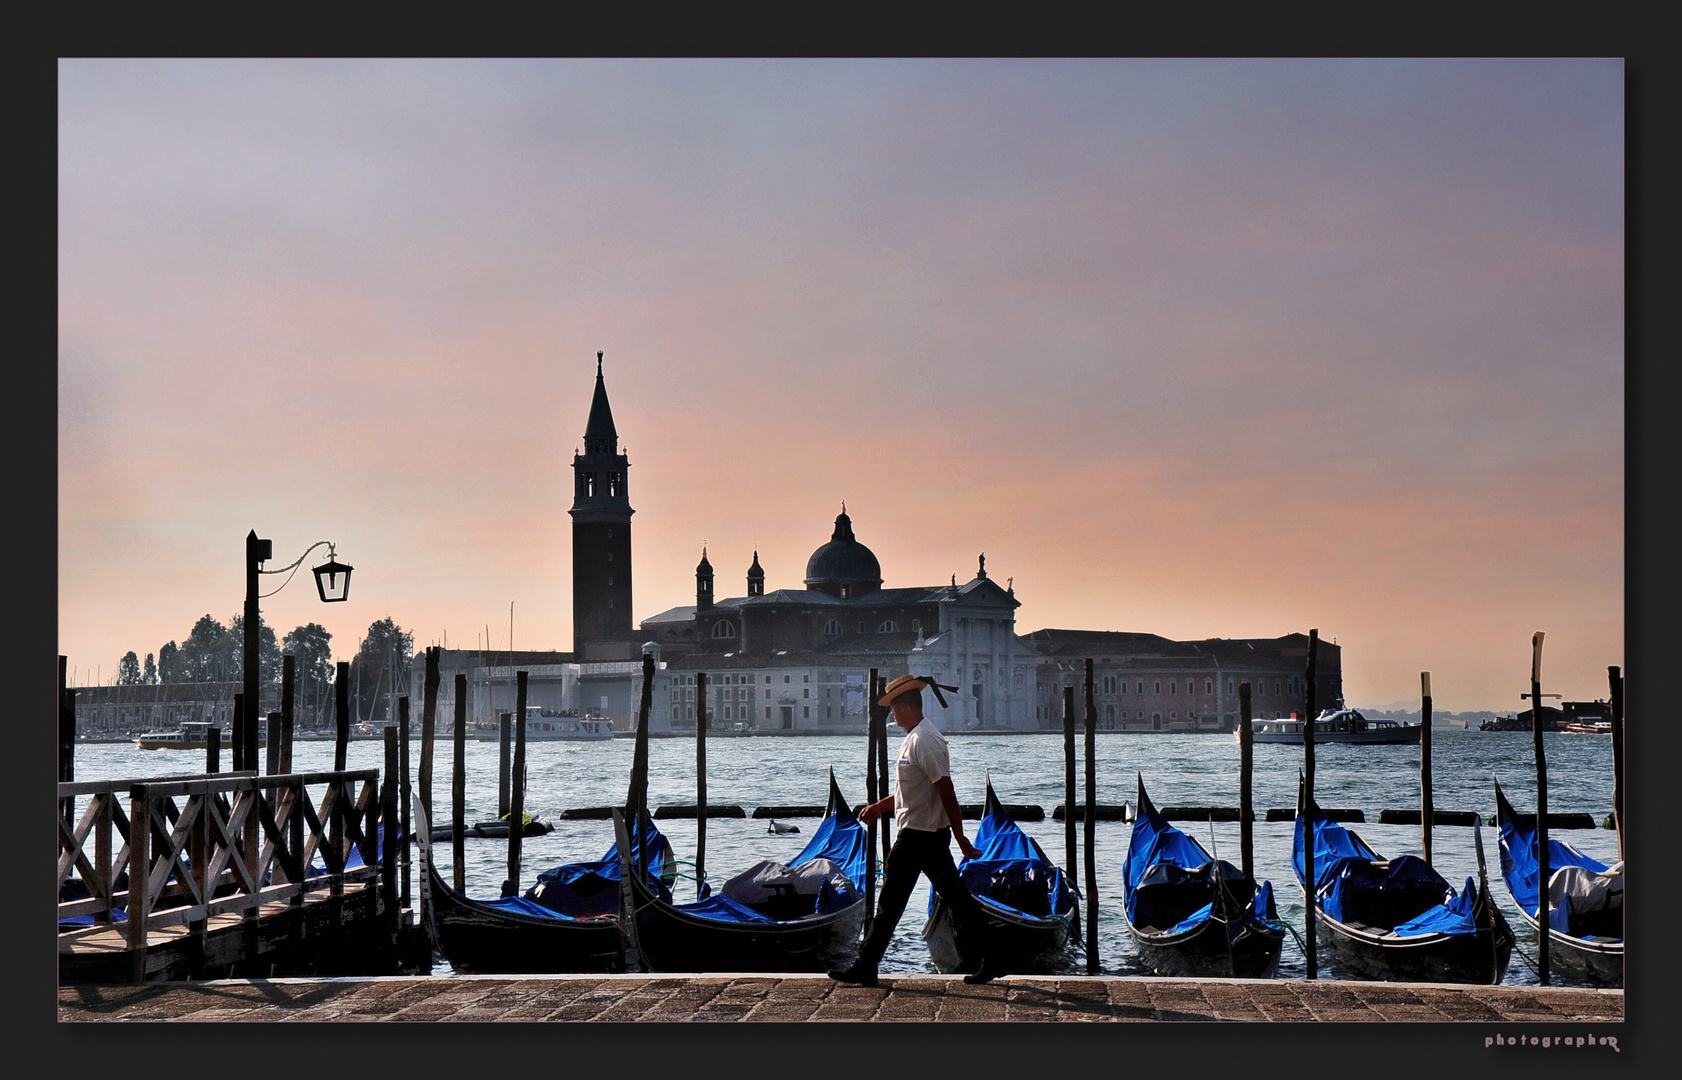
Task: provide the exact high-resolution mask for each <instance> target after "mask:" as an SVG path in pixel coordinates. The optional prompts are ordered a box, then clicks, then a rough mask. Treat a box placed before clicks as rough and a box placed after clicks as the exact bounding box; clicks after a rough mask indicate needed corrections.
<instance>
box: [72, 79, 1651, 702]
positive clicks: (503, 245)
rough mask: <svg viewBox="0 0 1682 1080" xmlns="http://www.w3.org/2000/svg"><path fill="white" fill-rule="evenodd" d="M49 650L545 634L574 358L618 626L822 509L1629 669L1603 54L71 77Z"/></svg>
mask: <svg viewBox="0 0 1682 1080" xmlns="http://www.w3.org/2000/svg"><path fill="white" fill-rule="evenodd" d="M58 102H59V104H58V134H59V144H58V405H57V407H58V460H57V465H58V537H57V555H58V618H59V624H58V631H59V652H60V653H61V654H64V655H65V656H67V657H68V662H69V664H70V665H71V667H72V669H73V671H74V681H76V682H78V683H80V684H84V685H86V684H89V683H93V682H95V681H96V680H97V681H104V682H110V681H112V679H113V678H114V676H115V673H116V668H117V664H118V660H119V658H120V657H121V656H122V654H123V653H125V652H127V651H129V650H134V651H135V652H136V653H137V654H138V655H140V656H142V657H143V656H145V654H147V653H148V652H152V653H155V652H156V651H157V650H158V648H159V647H160V646H162V645H163V644H164V643H165V642H168V641H172V640H173V641H176V642H179V641H181V640H183V639H184V638H185V637H186V635H187V634H188V632H189V631H190V630H191V629H192V626H193V623H194V622H195V621H196V620H197V619H198V618H199V617H200V616H202V615H206V614H209V615H212V616H214V617H215V618H217V619H219V620H221V621H222V622H224V623H226V622H228V621H229V620H230V618H231V617H232V616H234V615H235V614H237V613H239V611H240V610H241V605H242V603H243V599H244V588H245V586H244V580H243V571H244V567H243V552H244V545H243V540H244V537H245V535H246V533H247V532H248V531H249V530H252V529H255V530H256V531H257V532H258V534H259V535H260V536H264V537H267V538H270V539H272V540H273V542H274V552H275V559H274V560H273V561H272V562H271V563H269V564H268V565H269V566H270V567H271V568H272V567H279V566H285V565H287V564H290V563H291V562H293V560H295V559H297V558H298V557H299V556H300V555H303V554H304V552H305V550H306V549H307V548H309V546H310V545H311V544H313V543H315V542H316V541H319V540H330V541H332V542H333V543H334V544H335V545H336V551H337V554H338V557H339V559H340V561H341V562H345V563H349V564H351V565H352V566H354V567H355V568H356V569H355V572H354V578H353V581H354V584H353V587H352V589H351V598H350V600H349V601H348V602H347V603H344V604H335V605H331V606H326V605H323V604H321V603H320V601H319V600H318V599H317V598H316V596H315V592H314V588H313V585H312V583H311V582H310V580H309V578H308V566H309V565H312V564H313V563H315V562H317V561H320V559H321V557H322V556H323V555H324V553H325V549H324V548H322V549H317V550H316V551H315V552H314V553H312V554H311V555H310V557H309V558H308V559H306V560H305V565H304V566H303V567H301V568H300V569H299V571H298V576H296V577H294V578H292V579H291V580H290V581H289V582H285V583H284V584H283V586H282V583H283V579H282V578H281V577H279V576H271V577H268V578H265V580H264V584H263V587H264V589H265V590H271V589H275V588H277V586H282V587H279V591H276V592H275V593H274V595H272V596H269V597H267V598H265V599H264V600H263V602H262V604H263V607H262V610H263V617H264V619H265V621H266V622H267V623H268V624H269V625H271V626H273V627H275V628H276V629H277V630H278V631H279V632H280V633H281V634H282V635H284V634H285V633H286V632H287V631H288V630H290V629H291V628H293V627H295V626H298V625H300V624H302V623H305V622H310V621H315V622H320V623H322V624H323V625H325V626H326V627H327V628H328V630H330V631H331V632H332V633H333V635H334V637H333V647H334V650H335V653H336V658H337V659H341V660H342V659H349V658H350V656H351V655H352V654H353V653H354V651H355V649H356V645H357V642H358V640H359V639H360V637H361V636H362V635H363V634H364V633H366V631H367V628H368V625H369V624H370V623H371V622H373V621H375V620H377V619H380V618H383V617H386V616H390V617H391V618H393V619H395V620H396V621H397V623H398V624H399V625H400V626H402V627H403V628H405V629H407V630H410V631H411V632H413V633H414V635H415V640H416V643H417V647H419V646H424V645H430V644H445V643H447V644H448V645H449V646H450V647H452V648H475V647H479V646H481V645H484V644H487V643H488V644H489V646H490V647H492V648H498V649H502V648H507V647H508V646H509V639H510V628H512V637H513V645H514V647H515V648H518V649H551V648H552V649H569V648H571V645H572V626H571V621H572V620H571V614H572V596H571V581H570V578H571V535H570V534H571V529H570V519H569V518H568V516H567V510H568V508H569V506H570V503H571V493H572V480H571V469H570V466H571V459H572V454H573V453H574V452H575V451H577V450H578V449H580V448H581V439H580V436H581V435H582V432H583V429H584V422H585V419H586V417H587V415H588V410H589V404H590V395H591V391H592V387H593V383H594V378H595V371H596V353H597V351H598V350H600V351H601V352H603V353H604V360H603V372H604V377H605V380H606V384H607V389H608V392H609V395H610V398H611V400H612V406H613V413H614V418H615V421H616V423H617V426H618V430H619V435H620V445H621V448H622V449H623V450H624V451H625V452H626V453H627V454H628V455H629V458H630V462H631V470H630V478H629V493H630V498H631V503H632V506H633V507H634V508H635V509H636V515H635V517H634V519H633V544H634V567H635V576H634V601H635V617H636V618H637V619H639V620H640V619H643V618H646V617H648V616H650V615H653V614H655V613H657V612H660V611H663V610H665V609H667V608H670V607H674V606H677V605H681V604H688V603H693V602H694V568H695V564H696V563H697V561H698V560H699V558H700V555H701V551H702V547H703V545H705V547H706V550H707V553H708V558H709V560H710V561H711V563H712V565H713V566H714V567H715V570H716V573H717V577H718V584H717V591H718V594H719V595H721V596H736V595H742V594H743V593H744V592H745V574H746V570H747V566H748V564H749V562H750V561H751V559H752V557H753V554H754V552H755V551H757V552H758V555H759V560H760V562H761V564H762V565H763V566H764V568H765V572H766V579H767V581H766V584H767V588H768V589H777V588H800V587H802V584H801V579H802V578H803V577H804V572H805V563H806V560H807V558H808V557H809V556H810V554H811V553H812V551H813V550H814V549H816V548H817V547H818V546H820V545H821V544H823V543H824V542H826V541H827V540H828V539H829V535H830V532H831V530H832V528H833V521H834V518H835V515H836V513H837V512H838V511H839V509H840V507H841V504H842V501H843V500H845V503H846V507H847V511H848V513H849V515H850V516H851V517H852V519H853V524H854V529H855V532H856V535H857V537H858V539H859V540H860V541H862V542H863V543H865V544H867V545H868V546H870V548H871V549H872V550H873V551H874V552H875V553H876V555H877V557H878V558H879V560H880V561H881V564H882V571H883V578H884V585H885V586H886V587H889V588H895V587H905V586H916V585H931V584H937V583H943V582H946V581H947V580H948V579H949V578H950V577H951V576H953V575H956V577H957V579H958V581H959V582H960V583H961V582H963V581H965V580H968V579H969V578H970V577H972V576H973V575H974V572H975V569H976V565H977V556H978V555H980V554H981V553H985V554H986V557H987V569H988V571H989V573H990V575H991V576H993V577H994V578H997V579H1008V580H1009V581H1010V582H1011V584H1012V585H1013V586H1014V588H1015V592H1016V597H1017V599H1018V600H1019V601H1020V602H1021V607H1020V608H1019V609H1018V611H1017V630H1018V632H1019V633H1023V634H1026V633H1027V632H1029V631H1032V630H1037V629H1041V628H1045V627H1063V628H1078V629H1096V630H1127V631H1138V632H1148V633H1155V634H1161V635H1163V636H1166V637H1169V638H1176V639H1202V638H1211V637H1273V636H1277V635H1281V634H1287V633H1291V632H1307V631H1308V630H1309V629H1310V628H1315V629H1318V630H1319V632H1320V634H1321V635H1322V637H1324V638H1325V639H1327V640H1335V641H1336V642H1337V643H1338V644H1339V646H1340V647H1341V649H1342V655H1343V673H1344V690H1345V696H1346V698H1347V699H1348V700H1349V701H1350V703H1352V704H1356V705H1361V706H1367V707H1373V708H1383V707H1398V706H1401V707H1406V706H1411V707H1414V708H1417V707H1418V701H1419V674H1420V672H1422V671H1430V672H1431V673H1432V689H1433V699H1434V700H1433V703H1434V706H1435V708H1436V709H1437V710H1439V711H1445V710H1446V711H1470V710H1498V711H1502V712H1506V711H1511V710H1516V709H1522V708H1524V707H1525V703H1524V702H1522V701H1521V700H1520V699H1519V694H1520V693H1521V692H1523V691H1527V690H1528V689H1529V686H1528V683H1529V677H1530V658H1531V635H1532V634H1533V633H1534V632H1535V631H1538V630H1541V631H1544V632H1545V633H1546V635H1547V636H1546V643H1545V646H1544V656H1543V671H1542V675H1543V684H1544V685H1543V690H1544V692H1558V693H1562V694H1563V695H1564V696H1565V697H1566V698H1567V699H1573V700H1575V699H1594V698H1604V697H1605V696H1607V681H1606V669H1607V667H1608V666H1609V665H1620V666H1621V665H1623V663H1624V657H1623V653H1624V573H1625V568H1624V542H1625V531H1624V483H1625V463H1624V435H1625V418H1624V390H1625V382H1624V348H1625V342H1624V289H1625V281H1624V261H1625V235H1624V215H1625V207H1624V182H1625V175H1624V152H1625V141H1624V129H1625V115H1624V69H1623V64H1622V62H1621V61H1619V60H1617V59H1589V60H1525V59H1502V60H1475V59H1468V60H1312V61H1305V60H1100V61H1068V60H1038V61H973V60H957V61H921V60H861V61H849V60H834V61H830V60H823V61H814V60H797V61H777V60H755V61H720V60H662V61H637V60H586V61H576V60H574V61H567V60H561V61H530V62H518V61H424V60H373V61H362V60H314V61H289V60H226V61H219V60H64V61H61V62H60V64H59V78H58Z"/></svg>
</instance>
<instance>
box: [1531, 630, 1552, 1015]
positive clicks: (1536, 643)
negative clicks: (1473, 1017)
mask: <svg viewBox="0 0 1682 1080" xmlns="http://www.w3.org/2000/svg"><path fill="white" fill-rule="evenodd" d="M1542 637H1543V634H1542V631H1540V630H1538V631H1536V633H1535V635H1534V636H1533V637H1531V639H1530V733H1531V744H1532V746H1533V747H1534V749H1535V752H1536V925H1537V927H1538V930H1537V931H1536V981H1537V982H1538V983H1540V984H1541V985H1542V986H1546V985H1548V938H1549V937H1550V936H1551V935H1550V934H1549V933H1548V884H1549V880H1548V753H1547V750H1546V749H1545V748H1544V747H1543V745H1542V735H1543V732H1544V731H1545V729H1546V728H1547V720H1546V719H1544V718H1543V716H1542Z"/></svg>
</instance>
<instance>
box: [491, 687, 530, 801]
mask: <svg viewBox="0 0 1682 1080" xmlns="http://www.w3.org/2000/svg"><path fill="white" fill-rule="evenodd" d="M520 726H521V727H524V726H525V725H524V724H521V725H520ZM512 732H513V728H512V727H511V726H510V722H509V716H508V714H507V713H498V714H497V717H496V745H497V760H496V774H497V781H496V815H497V817H507V816H508V770H509V769H510V768H511V767H512V766H511V764H510V762H509V755H510V754H511V753H512V752H513V747H512V746H510V745H509V744H510V742H511V741H512V738H511V736H512Z"/></svg>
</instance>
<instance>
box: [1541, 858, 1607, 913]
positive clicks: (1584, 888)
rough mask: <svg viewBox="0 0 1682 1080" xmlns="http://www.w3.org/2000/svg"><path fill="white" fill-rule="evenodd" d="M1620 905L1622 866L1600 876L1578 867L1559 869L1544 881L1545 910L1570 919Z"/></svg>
mask: <svg viewBox="0 0 1682 1080" xmlns="http://www.w3.org/2000/svg"><path fill="white" fill-rule="evenodd" d="M1623 904H1624V864H1623V863H1622V862H1618V863H1615V864H1614V865H1613V866H1612V867H1611V868H1610V869H1608V870H1607V871H1606V872H1605V873H1603V874H1597V873H1595V872H1594V871H1592V870H1587V869H1584V868H1583V867H1581V866H1562V867H1560V868H1559V869H1558V870H1555V871H1554V873H1553V877H1552V878H1550V879H1549V880H1548V906H1549V907H1550V908H1559V909H1563V910H1565V911H1568V912H1570V913H1571V914H1573V915H1587V914H1589V913H1591V912H1595V911H1607V910H1615V909H1617V908H1620V907H1622V906H1623Z"/></svg>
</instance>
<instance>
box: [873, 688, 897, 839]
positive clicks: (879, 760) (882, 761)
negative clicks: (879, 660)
mask: <svg viewBox="0 0 1682 1080" xmlns="http://www.w3.org/2000/svg"><path fill="white" fill-rule="evenodd" d="M887 692H888V677H887V676H886V675H878V676H877V677H876V685H875V686H874V687H873V688H872V689H871V691H870V708H871V709H872V710H873V712H874V715H875V717H876V775H877V777H878V779H877V785H878V786H879V787H880V788H881V789H882V796H881V797H882V798H884V799H885V798H887V797H888V793H889V791H890V790H891V788H890V787H889V784H888V714H889V713H890V712H891V711H892V710H890V709H889V708H888V707H887V706H886V705H881V704H878V702H880V701H881V700H882V695H883V694H885V693H887ZM881 822H882V865H883V866H884V867H886V866H887V864H888V855H889V854H890V853H892V851H893V849H894V825H893V818H892V816H891V815H889V814H883V815H882V817H881Z"/></svg>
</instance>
